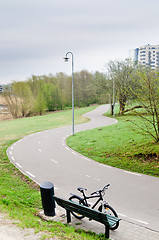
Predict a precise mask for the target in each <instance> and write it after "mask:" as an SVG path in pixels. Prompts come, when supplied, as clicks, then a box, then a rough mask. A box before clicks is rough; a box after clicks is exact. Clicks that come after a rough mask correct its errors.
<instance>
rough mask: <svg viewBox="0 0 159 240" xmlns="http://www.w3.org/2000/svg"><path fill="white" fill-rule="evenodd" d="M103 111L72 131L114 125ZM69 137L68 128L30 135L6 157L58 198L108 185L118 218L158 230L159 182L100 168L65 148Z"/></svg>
mask: <svg viewBox="0 0 159 240" xmlns="http://www.w3.org/2000/svg"><path fill="white" fill-rule="evenodd" d="M107 109H108V105H102V106H100V107H98V108H97V109H95V110H93V111H92V112H89V113H87V114H85V116H87V117H89V118H90V119H91V121H90V122H88V123H85V124H80V125H76V126H75V132H78V131H82V130H86V129H91V128H99V127H102V126H107V125H110V124H114V123H116V122H117V121H116V120H115V119H110V118H107V117H104V116H103V115H102V114H103V113H104V112H106V111H107ZM70 134H72V127H63V128H58V129H52V130H47V131H43V132H40V133H36V134H32V135H29V136H26V137H24V138H23V139H21V140H19V141H18V142H16V143H14V144H13V145H12V146H11V147H10V148H9V149H8V150H7V154H8V156H9V158H10V160H11V162H12V163H13V164H14V165H15V166H16V167H17V168H19V169H20V170H21V171H22V172H23V173H24V174H26V175H27V176H29V177H30V178H32V179H33V180H34V181H36V182H37V183H42V182H44V181H50V182H53V183H54V185H55V187H56V189H55V191H56V194H57V195H58V196H61V197H65V198H68V197H69V194H70V192H74V193H77V191H76V188H77V187H78V186H83V187H86V188H88V189H89V192H91V191H94V190H96V189H100V188H102V187H103V186H104V185H105V184H107V183H110V184H111V187H110V190H107V192H106V199H107V200H108V202H109V204H110V205H112V206H113V207H114V208H115V210H116V211H117V212H118V213H120V217H121V218H123V219H124V220H125V221H127V222H132V223H133V224H135V225H137V226H142V227H143V228H145V229H146V228H150V229H153V230H154V231H159V221H158V219H159V207H158V199H159V193H158V191H157V189H159V179H158V178H155V177H150V176H146V175H142V174H136V173H131V172H128V171H124V170H120V169H117V168H113V167H110V166H107V165H103V164H100V163H97V162H95V161H93V160H91V159H89V158H86V157H84V156H82V155H80V154H79V153H77V152H75V151H73V150H72V149H70V148H69V147H68V146H67V145H66V142H65V141H66V138H67V137H68V136H69V135H70ZM88 134H89V132H88ZM89 192H88V193H89Z"/></svg>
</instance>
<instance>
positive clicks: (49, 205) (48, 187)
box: [40, 182, 56, 217]
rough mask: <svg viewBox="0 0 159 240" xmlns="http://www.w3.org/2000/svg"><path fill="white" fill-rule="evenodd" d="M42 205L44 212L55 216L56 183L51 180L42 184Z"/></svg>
mask: <svg viewBox="0 0 159 240" xmlns="http://www.w3.org/2000/svg"><path fill="white" fill-rule="evenodd" d="M40 192H41V200H42V206H43V209H44V214H45V215H46V216H52V217H54V216H55V215H56V214H55V200H54V198H53V196H54V185H53V184H52V183H51V182H43V183H42V184H41V185H40Z"/></svg>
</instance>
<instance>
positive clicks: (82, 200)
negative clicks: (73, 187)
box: [69, 184, 119, 230]
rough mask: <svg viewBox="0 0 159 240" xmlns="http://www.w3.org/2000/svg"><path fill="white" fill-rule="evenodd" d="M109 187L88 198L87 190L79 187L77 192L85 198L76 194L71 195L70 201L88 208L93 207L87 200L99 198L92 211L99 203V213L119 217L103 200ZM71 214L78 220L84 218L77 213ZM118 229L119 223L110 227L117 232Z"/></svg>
mask: <svg viewBox="0 0 159 240" xmlns="http://www.w3.org/2000/svg"><path fill="white" fill-rule="evenodd" d="M109 186H110V184H107V185H106V186H105V187H104V188H103V189H101V190H98V191H95V192H93V193H91V194H90V196H86V194H85V191H87V189H86V188H81V187H78V188H77V190H78V191H79V192H81V193H82V194H83V198H82V197H80V196H78V195H75V194H72V193H71V195H72V196H71V197H70V198H69V200H71V201H74V202H76V203H78V204H82V205H84V206H87V207H91V204H89V203H88V202H87V199H91V198H98V200H97V201H96V202H95V203H94V204H93V206H92V207H91V208H92V209H94V208H95V207H96V206H97V205H98V203H99V202H100V206H99V207H98V211H100V212H103V213H107V214H109V215H111V216H115V217H118V215H117V213H116V211H115V210H114V209H113V208H112V207H111V206H110V205H108V203H107V202H106V201H104V199H103V197H104V195H105V191H106V190H107V189H108V187H109ZM71 213H72V215H73V216H74V217H76V218H78V219H82V218H84V216H83V215H80V214H77V213H75V212H71ZM90 220H91V219H90ZM118 227H119V222H118V223H116V224H114V225H113V226H112V227H110V229H111V230H115V229H117V228H118Z"/></svg>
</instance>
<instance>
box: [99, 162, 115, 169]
mask: <svg viewBox="0 0 159 240" xmlns="http://www.w3.org/2000/svg"><path fill="white" fill-rule="evenodd" d="M99 165H101V166H102V167H107V168H112V167H111V166H108V165H105V164H103V163H99Z"/></svg>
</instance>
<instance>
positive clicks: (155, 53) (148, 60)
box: [129, 44, 159, 69]
mask: <svg viewBox="0 0 159 240" xmlns="http://www.w3.org/2000/svg"><path fill="white" fill-rule="evenodd" d="M129 58H130V59H132V61H134V62H135V61H138V63H141V64H142V65H144V66H150V67H151V69H157V68H159V45H149V44H148V45H144V46H141V47H139V48H136V49H134V50H130V51H129Z"/></svg>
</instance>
